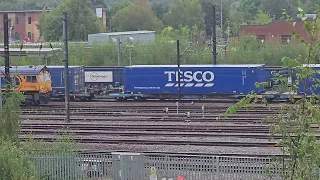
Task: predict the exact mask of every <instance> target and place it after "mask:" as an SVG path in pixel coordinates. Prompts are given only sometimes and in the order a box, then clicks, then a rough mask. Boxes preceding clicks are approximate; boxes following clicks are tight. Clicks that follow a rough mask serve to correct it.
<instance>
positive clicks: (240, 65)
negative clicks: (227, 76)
mask: <svg viewBox="0 0 320 180" xmlns="http://www.w3.org/2000/svg"><path fill="white" fill-rule="evenodd" d="M261 66H264V64H236V65H233V64H218V65H212V64H201V65H181V66H180V67H189V68H192V67H197V68H198V67H225V68H228V67H248V68H250V67H261ZM127 67H128V68H144V67H158V68H162V67H175V68H177V65H133V66H127Z"/></svg>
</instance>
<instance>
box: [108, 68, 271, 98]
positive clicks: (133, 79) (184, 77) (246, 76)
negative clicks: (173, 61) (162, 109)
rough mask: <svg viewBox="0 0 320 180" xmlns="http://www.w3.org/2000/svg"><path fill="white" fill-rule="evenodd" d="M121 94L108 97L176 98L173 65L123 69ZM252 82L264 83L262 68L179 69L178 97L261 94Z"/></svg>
mask: <svg viewBox="0 0 320 180" xmlns="http://www.w3.org/2000/svg"><path fill="white" fill-rule="evenodd" d="M124 77H125V78H124V91H123V92H122V93H112V94H110V95H109V96H110V97H111V98H115V99H118V100H126V99H153V98H155V99H176V98H178V94H179V93H178V87H179V85H178V84H179V83H178V79H179V78H178V77H179V76H178V67H177V66H176V65H137V66H127V67H125V68H124ZM256 82H266V72H265V66H264V65H257V64H254V65H182V66H181V67H180V87H181V88H180V94H181V98H182V99H202V98H210V97H213V96H217V95H219V96H223V95H227V96H229V95H236V94H248V93H250V92H252V91H254V92H256V93H261V92H264V88H263V87H259V88H257V87H256V85H255V84H256Z"/></svg>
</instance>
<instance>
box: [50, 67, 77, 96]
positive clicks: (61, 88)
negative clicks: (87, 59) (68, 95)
mask: <svg viewBox="0 0 320 180" xmlns="http://www.w3.org/2000/svg"><path fill="white" fill-rule="evenodd" d="M47 67H48V69H49V72H50V74H51V79H52V92H53V93H57V94H64V93H65V83H64V81H65V80H64V67H63V66H47ZM76 68H77V67H69V89H70V92H76V91H77V89H76V86H75V69H76Z"/></svg>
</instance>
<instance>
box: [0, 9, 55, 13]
mask: <svg viewBox="0 0 320 180" xmlns="http://www.w3.org/2000/svg"><path fill="white" fill-rule="evenodd" d="M42 11H46V12H49V11H50V10H49V9H41V10H16V11H0V13H32V12H42Z"/></svg>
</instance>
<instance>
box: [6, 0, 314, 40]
mask: <svg viewBox="0 0 320 180" xmlns="http://www.w3.org/2000/svg"><path fill="white" fill-rule="evenodd" d="M70 1H71V0H2V1H1V3H0V10H22V9H26V10H27V9H43V8H45V7H49V8H50V9H51V10H52V12H51V13H49V15H48V16H47V17H46V20H43V21H42V22H47V21H48V22H49V23H42V24H41V25H42V26H43V24H46V25H45V26H43V27H41V29H43V35H44V37H45V39H46V40H57V39H60V36H61V34H62V33H61V30H59V29H58V28H60V27H61V24H58V22H59V23H60V22H61V18H60V15H61V12H62V11H64V10H68V12H70V13H71V14H70V18H71V16H72V19H70V20H72V23H71V24H72V25H70V26H71V27H72V28H71V29H72V30H71V31H70V32H72V33H73V34H72V37H71V38H72V39H73V40H83V39H86V38H85V36H86V34H87V33H88V32H99V31H100V27H99V28H98V23H96V22H98V20H97V18H95V17H94V13H91V10H89V9H92V8H91V5H104V6H105V7H106V8H108V14H107V17H108V23H110V21H111V23H110V24H111V26H113V28H112V29H113V30H117V31H122V30H139V29H149V30H156V29H159V30H161V27H169V26H170V27H172V28H174V29H178V28H180V27H188V28H189V30H190V31H191V30H192V28H193V27H197V28H199V29H200V30H202V31H205V32H206V33H205V34H207V35H208V36H210V35H211V29H212V8H211V5H212V3H220V0H214V1H212V0H161V1H159V0H143V1H142V0H118V1H117V0H83V1H81V3H79V2H80V1H79V2H77V1H76V0H72V2H73V1H74V2H76V3H78V5H76V6H71V5H70ZM222 2H223V8H222V9H223V12H222V21H223V22H222V23H223V31H224V32H225V31H227V28H228V27H230V29H228V32H229V33H230V35H231V36H237V35H238V33H239V27H240V25H241V24H252V23H253V24H265V23H268V22H270V18H271V19H274V20H279V19H283V18H284V17H283V14H282V13H283V11H284V10H286V12H287V15H289V16H290V17H296V15H297V14H298V11H297V9H298V6H299V7H301V8H303V9H304V11H305V12H306V13H313V12H314V11H315V10H316V8H317V6H316V5H315V4H317V3H319V0H281V1H280V0H223V1H222ZM139 3H140V4H141V6H140V5H137V4H139ZM79 7H81V8H83V9H84V13H82V12H81V11H80V9H78V8H79ZM216 11H220V9H216ZM79 12H81V13H79ZM72 13H74V15H73V14H72ZM84 17H85V18H84ZM110 24H109V25H110Z"/></svg>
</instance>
